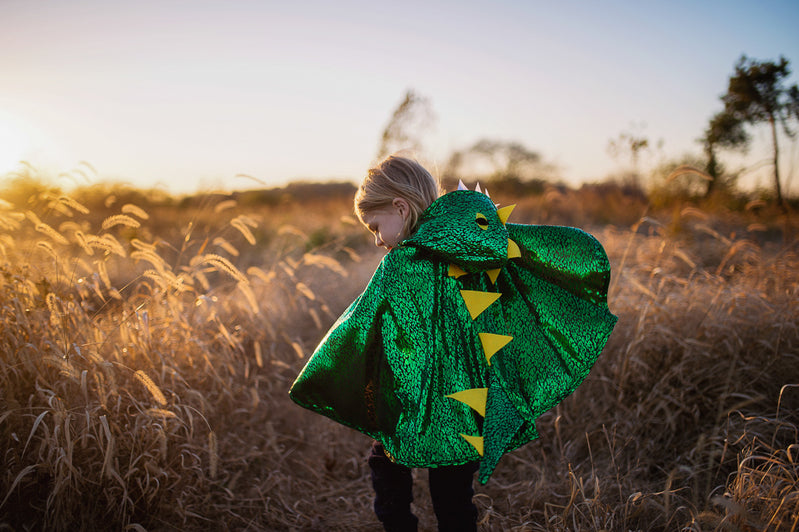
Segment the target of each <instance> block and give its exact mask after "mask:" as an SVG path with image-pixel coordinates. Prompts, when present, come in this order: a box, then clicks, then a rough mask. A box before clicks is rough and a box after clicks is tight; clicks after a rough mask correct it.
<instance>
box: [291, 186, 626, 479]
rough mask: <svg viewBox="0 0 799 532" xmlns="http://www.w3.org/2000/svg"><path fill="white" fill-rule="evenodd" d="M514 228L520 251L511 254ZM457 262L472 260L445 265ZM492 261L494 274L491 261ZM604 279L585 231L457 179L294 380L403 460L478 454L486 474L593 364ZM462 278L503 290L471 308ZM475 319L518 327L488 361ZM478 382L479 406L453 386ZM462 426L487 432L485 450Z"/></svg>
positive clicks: (482, 326)
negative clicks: (537, 217) (528, 216)
mask: <svg viewBox="0 0 799 532" xmlns="http://www.w3.org/2000/svg"><path fill="white" fill-rule="evenodd" d="M486 222H487V223H486ZM508 238H510V239H511V240H513V241H514V242H516V243H517V244H518V246H519V249H520V251H521V257H518V258H512V259H508V258H507V255H508ZM450 264H456V265H458V266H459V267H461V268H462V269H463V270H465V271H466V272H468V273H467V274H465V275H462V276H460V277H458V278H455V277H451V276H450V275H449V274H448V270H449V266H450ZM494 268H501V270H500V273H499V276H498V278H497V279H496V282H495V283H492V282H491V280H490V279H489V277H488V275H487V274H486V273H485V271H486V270H489V269H494ZM609 281H610V264H609V262H608V259H607V256H606V254H605V252H604V250H603V249H602V246H601V245H600V244H599V242H597V241H596V239H594V238H593V237H592V236H591V235H589V234H587V233H585V232H583V231H581V230H579V229H575V228H571V227H556V226H538V225H517V224H510V223H509V224H503V223H502V221H501V220H500V219H499V217H498V215H497V209H496V206H495V205H494V203H493V202H492V201H491V199H490V198H488V197H487V196H485V195H484V194H481V193H479V192H472V191H456V192H451V193H449V194H446V195H444V196H442V197H440V198H439V199H438V200H436V201H435V202H434V203H433V204H432V205H431V206H430V207H429V208H428V209H427V210H426V211H425V213H424V214H423V216H422V217H421V219H420V224H419V228H418V230H417V232H416V233H415V234H414V235H412V236H411V237H410V238H408V239H406V240H405V241H403V242H402V243H401V244H400V245H399V246H397V247H396V248H394V249H393V250H392V251H390V252H389V253H388V254H387V255H386V256H385V257H384V258H383V260H382V261H381V263H380V265H379V266H378V268H377V270H376V271H375V273H374V275H373V276H372V279H371V281H370V282H369V285H368V286H367V287H366V290H364V292H363V293H362V294H361V295H360V296H359V297H358V298H357V299H356V300H355V301H354V302H353V303H352V304H351V305H350V306H349V308H347V310H346V311H345V312H344V314H343V315H342V316H341V317H340V318H339V319H338V320H337V321H336V323H334V324H333V326H332V327H331V329H330V330H329V331H328V333H327V335H326V336H325V337H324V338H323V339H322V341H321V342H320V344H319V346H318V347H317V348H316V350H315V352H314V354H313V355H312V356H311V358H310V359H309V360H308V363H307V364H306V366H305V368H304V369H303V370H302V372H301V373H300V375H299V376H298V377H297V379H296V381H295V382H294V384H293V385H292V387H291V390H290V392H289V393H290V395H291V398H292V399H293V400H294V401H295V402H296V403H298V404H299V405H301V406H303V407H305V408H308V409H310V410H313V411H314V412H318V413H320V414H322V415H325V416H327V417H329V418H331V419H333V420H334V421H337V422H339V423H342V424H344V425H346V426H349V427H352V428H354V429H356V430H359V431H360V432H363V433H364V434H367V435H369V436H371V437H372V438H374V439H376V440H379V441H380V442H382V443H383V445H384V447H385V449H386V454H388V456H389V457H390V458H391V459H392V460H394V461H396V462H398V463H400V464H404V465H406V466H408V467H437V466H443V465H455V464H463V463H466V462H471V461H476V460H479V461H480V475H479V477H480V482H482V483H485V482H486V481H488V478H489V477H490V475H491V473H492V472H493V470H494V468H495V466H496V464H497V462H498V460H499V458H500V457H501V456H502V454H504V453H506V452H508V451H511V450H513V449H515V448H517V447H519V446H520V445H523V444H525V443H527V442H529V441H530V440H533V439H535V438H537V437H538V432H537V431H536V427H535V420H536V418H538V417H539V416H540V415H541V414H543V413H544V412H546V411H547V410H549V409H550V408H552V407H553V406H555V405H557V404H558V403H559V402H560V401H561V400H563V399H564V398H565V397H566V396H568V395H569V394H571V393H572V392H573V391H574V390H575V388H577V386H578V385H579V384H580V383H581V382H582V381H583V380H584V379H585V377H586V376H587V375H588V372H589V371H590V369H591V367H592V366H593V364H594V362H595V361H596V359H597V357H598V356H599V354H600V352H601V351H602V348H603V347H604V346H605V343H606V342H607V339H608V337H609V336H610V333H611V331H612V330H613V326H614V324H615V323H616V316H614V315H613V314H611V313H610V311H609V310H608V306H607V289H608V283H609ZM461 290H475V291H482V292H498V293H500V294H502V295H501V296H500V298H499V299H498V300H497V301H496V302H494V303H493V304H492V305H490V306H489V307H488V308H487V309H486V310H485V311H483V312H482V313H481V314H480V315H478V316H477V317H476V318H475V319H472V317H471V316H470V314H469V312H468V310H467V307H466V304H465V303H464V299H463V297H462V296H461V293H460V291H461ZM481 332H485V333H494V334H501V335H508V336H512V337H513V340H512V341H510V343H508V344H507V345H505V346H504V347H503V348H502V349H500V350H499V351H498V352H497V353H496V354H495V355H493V357H492V358H491V360H490V364H489V362H488V361H487V359H486V356H485V354H484V351H483V347H482V343H481V341H480V338H479V336H478V333H481ZM472 388H488V392H487V401H486V411H485V418H483V416H481V415H480V414H479V413H477V412H476V411H475V410H473V409H472V408H470V407H469V406H467V405H466V404H464V403H462V402H460V401H457V400H455V399H453V398H450V397H447V395H449V394H453V393H455V392H460V391H462V390H467V389H472ZM461 434H467V435H471V436H482V437H483V440H484V452H483V455H482V456H481V455H480V454H479V453H478V451H477V450H476V448H475V447H473V446H472V445H471V444H470V443H469V442H468V441H467V440H466V439H464V438H463V437H462V436H461Z"/></svg>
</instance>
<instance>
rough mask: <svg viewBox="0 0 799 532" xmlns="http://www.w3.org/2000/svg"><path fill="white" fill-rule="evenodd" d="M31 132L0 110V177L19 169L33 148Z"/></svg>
mask: <svg viewBox="0 0 799 532" xmlns="http://www.w3.org/2000/svg"><path fill="white" fill-rule="evenodd" d="M31 133H32V130H31V128H30V127H28V126H27V125H26V124H25V123H23V122H22V121H20V120H18V119H17V118H15V117H14V116H13V115H11V114H10V113H6V112H4V111H2V110H0V176H3V175H6V174H7V173H9V172H12V171H13V170H16V169H17V168H18V167H19V163H20V161H22V160H24V159H25V158H26V157H27V155H28V153H29V152H30V150H31V148H32V147H33V139H32V137H33V135H32V134H31Z"/></svg>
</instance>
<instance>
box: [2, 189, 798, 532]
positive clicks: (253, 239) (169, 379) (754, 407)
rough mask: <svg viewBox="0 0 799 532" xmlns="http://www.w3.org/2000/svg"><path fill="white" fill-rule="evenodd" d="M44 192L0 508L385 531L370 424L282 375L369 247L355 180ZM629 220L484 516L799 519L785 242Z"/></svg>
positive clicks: (775, 525)
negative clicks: (568, 375)
mask: <svg viewBox="0 0 799 532" xmlns="http://www.w3.org/2000/svg"><path fill="white" fill-rule="evenodd" d="M590 193H591V194H597V191H596V190H591V191H590ZM552 194H556V192H553V193H552ZM552 194H551V195H552ZM492 195H493V194H492ZM34 200H35V201H30V202H29V204H28V205H26V206H24V207H23V208H15V207H14V206H11V205H6V206H5V207H3V208H1V209H0V313H2V316H1V317H0V457H2V458H0V460H1V461H2V464H3V465H4V467H2V468H0V486H1V487H2V489H0V526H2V527H5V528H10V529H18V530H25V529H31V528H35V529H48V530H103V529H107V530H120V529H135V530H142V529H147V530H172V529H180V530H199V529H202V530H206V529H221V530H226V529H230V530H373V529H375V528H376V524H377V522H376V520H375V519H374V517H373V516H372V511H371V493H370V487H369V481H368V472H367V470H366V467H365V464H364V460H363V458H364V456H365V454H366V452H367V450H368V447H369V441H368V439H367V438H365V437H364V436H361V435H359V434H357V433H355V432H353V431H351V430H349V429H346V428H344V427H341V426H338V425H336V424H334V423H332V422H330V421H328V420H327V419H324V418H321V417H320V416H316V415H314V414H312V413H310V412H306V411H304V410H302V409H299V408H297V407H296V406H295V405H293V404H292V403H291V402H290V401H289V400H288V397H287V394H286V392H287V389H288V386H289V385H290V383H291V381H292V380H293V378H294V377H295V376H296V374H297V372H298V371H299V369H300V368H301V367H302V365H303V364H304V362H305V360H304V357H305V356H306V355H307V354H308V353H309V352H310V351H311V350H312V349H313V347H314V345H315V344H316V342H318V341H319V339H320V338H321V336H322V334H323V333H324V332H325V330H326V329H327V327H329V325H330V324H331V323H332V321H333V320H334V319H335V317H337V315H338V314H339V313H340V312H341V310H342V309H343V308H344V306H345V305H346V304H347V303H349V301H350V300H351V299H352V298H353V297H354V296H355V295H356V294H357V293H358V292H359V291H360V290H361V289H362V288H363V286H364V285H365V284H366V282H367V280H368V278H369V275H370V274H371V272H372V271H373V269H374V267H375V265H376V262H377V261H378V260H379V258H380V257H379V254H378V253H377V252H376V251H374V250H371V249H370V248H369V245H370V244H369V239H368V236H367V235H366V234H365V233H364V232H363V230H362V229H360V228H359V227H357V225H356V224H355V222H354V220H353V218H352V217H351V216H350V215H349V214H348V212H349V204H348V201H344V200H338V199H335V200H328V201H322V200H317V202H316V203H315V204H314V207H313V209H311V210H309V209H308V206H307V205H301V204H300V205H297V204H296V203H294V202H284V203H280V204H276V205H273V206H270V207H268V208H266V207H258V206H257V205H256V204H247V205H243V204H241V203H239V202H238V201H237V200H236V199H235V198H234V197H232V196H224V195H209V196H207V197H206V198H205V199H203V200H201V201H195V202H191V203H188V204H186V205H184V206H182V207H180V206H178V205H176V204H162V205H150V206H148V205H138V204H136V203H132V202H128V201H125V200H122V201H108V202H103V203H100V204H97V203H96V202H95V203H92V202H90V201H88V200H85V199H84V198H81V197H75V198H71V197H67V196H64V195H62V194H58V195H49V196H48V194H47V192H46V191H45V192H43V193H42V194H41V196H40V197H37V198H35V199H34ZM500 200H501V198H500ZM550 200H552V201H551V202H550V205H551V207H550V208H549V210H547V211H542V210H540V208H539V206H538V205H533V204H530V205H527V208H526V209H525V203H524V202H522V205H521V208H520V209H519V212H520V214H519V215H520V216H522V217H523V218H524V219H521V218H518V217H516V218H515V220H514V221H518V222H534V221H539V220H540V219H541V218H546V221H547V222H551V223H552V222H555V223H557V222H558V215H559V211H558V207H557V206H558V203H557V201H556V200H557V198H550ZM586 201H587V202H588V203H586V205H587V204H589V203H591V202H592V201H598V200H597V199H596V198H595V199H594V200H590V201H589V200H586ZM612 201H613V202H614V204H615V202H617V201H622V200H618V199H613V200H612ZM586 216H587V214H586ZM624 216H627V217H630V216H631V215H630V213H629V212H627V213H625V214H624ZM617 218H619V219H621V218H622V216H621V215H619V216H618V217H617ZM631 219H632V220H633V221H634V222H635V223H634V224H633V225H632V226H631V227H629V228H613V227H610V226H608V227H605V228H599V229H596V230H594V232H595V234H596V235H597V236H598V237H599V239H600V241H602V242H603V244H604V245H605V247H606V249H607V251H608V253H609V256H610V258H611V262H612V265H613V275H614V278H613V282H612V285H611V294H610V304H611V308H612V310H613V311H614V312H615V313H616V314H618V315H619V316H620V321H619V324H618V326H617V328H616V330H615V331H614V334H613V335H612V337H611V340H610V342H609V344H608V346H607V348H606V350H605V353H604V354H603V355H602V357H601V358H600V360H599V362H598V363H597V366H596V367H595V370H594V371H593V372H592V374H591V376H590V377H589V379H588V380H587V381H586V382H585V383H584V384H583V386H581V387H580V388H579V389H578V391H577V392H576V393H575V394H574V395H573V396H571V397H569V398H568V399H567V400H566V401H564V402H563V403H562V404H561V405H560V406H558V407H557V408H556V409H554V410H553V411H551V412H548V413H547V414H545V415H544V416H543V417H542V418H541V419H540V422H539V431H540V433H541V435H542V436H541V438H540V439H539V440H537V441H535V442H533V443H531V444H528V445H526V446H525V447H523V448H522V449H519V450H517V451H515V452H513V453H510V454H508V455H506V456H505V457H504V458H503V459H502V461H501V462H500V464H499V467H498V469H497V471H496V473H495V474H494V476H493V477H492V479H491V481H490V482H489V484H488V485H486V486H481V487H479V488H478V489H477V496H476V501H477V504H478V506H479V508H480V520H481V528H482V529H483V530H519V531H521V530H531V531H532V530H548V531H561V530H603V529H604V530H618V531H622V530H625V531H626V530H680V529H683V530H697V531H698V530H761V529H767V530H799V464H797V457H798V456H799V455H798V454H797V453H799V443H797V430H799V415H798V414H797V412H799V386H797V385H799V330H798V328H799V325H798V324H799V304H798V303H797V301H799V293H797V292H798V291H799V289H798V288H797V286H799V282H797V281H799V249H798V248H797V245H796V243H795V242H793V243H792V242H788V243H785V242H783V243H781V244H779V245H778V244H776V243H768V244H764V243H763V242H762V241H760V240H758V239H756V238H755V236H757V235H762V232H757V231H750V232H748V233H747V232H745V231H741V230H740V229H736V234H735V235H733V234H731V231H730V230H728V229H727V228H726V227H725V225H724V224H723V223H722V222H719V221H718V220H716V219H714V218H713V217H711V216H709V215H707V214H701V213H700V214H697V213H696V212H692V211H690V210H684V211H683V212H682V214H679V213H678V214H677V216H676V217H675V218H674V219H671V220H666V219H665V218H664V219H662V221H661V222H657V221H656V219H655V218H652V217H650V218H640V213H639V214H638V215H637V217H633V218H631ZM597 227H599V226H597ZM675 228H678V230H677V229H675ZM415 475H417V476H424V472H422V471H417V472H415ZM415 489H416V490H417V493H416V502H415V508H416V512H417V513H418V514H419V515H420V519H421V525H422V528H423V529H434V527H435V520H434V517H433V515H432V509H431V508H430V506H429V498H428V497H427V494H426V491H425V490H426V487H425V483H424V482H417V483H416V487H415Z"/></svg>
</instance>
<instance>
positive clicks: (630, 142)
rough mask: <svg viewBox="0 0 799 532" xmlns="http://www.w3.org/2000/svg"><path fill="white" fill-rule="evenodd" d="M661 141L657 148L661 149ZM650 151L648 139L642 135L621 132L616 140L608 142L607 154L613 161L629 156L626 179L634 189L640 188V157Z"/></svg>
mask: <svg viewBox="0 0 799 532" xmlns="http://www.w3.org/2000/svg"><path fill="white" fill-rule="evenodd" d="M662 142H663V141H660V142H658V148H660V147H661V145H662ZM649 149H650V146H649V139H648V138H646V137H645V136H643V135H640V134H637V133H634V132H626V131H625V132H622V133H620V134H619V137H618V138H616V139H610V141H608V147H607V150H608V153H609V154H610V156H611V157H613V158H614V159H618V158H621V157H623V156H625V155H629V156H630V163H631V167H632V170H631V171H630V172H629V173H628V174H627V176H626V179H627V180H629V182H630V183H629V184H631V185H634V186H636V187H640V186H641V177H640V176H641V172H640V162H641V155H642V154H643V153H644V152H645V151H647V150H649Z"/></svg>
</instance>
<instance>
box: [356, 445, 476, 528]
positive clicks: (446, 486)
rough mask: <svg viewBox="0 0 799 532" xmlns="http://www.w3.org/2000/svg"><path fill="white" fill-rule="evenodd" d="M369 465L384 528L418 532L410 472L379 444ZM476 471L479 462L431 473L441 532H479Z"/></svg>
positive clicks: (376, 506) (377, 512)
mask: <svg viewBox="0 0 799 532" xmlns="http://www.w3.org/2000/svg"><path fill="white" fill-rule="evenodd" d="M368 462H369V468H370V469H371V475H372V486H373V487H374V489H375V513H376V514H377V518H378V519H380V522H381V523H383V528H385V529H386V530H387V531H402V532H404V531H407V530H413V531H415V530H416V524H417V522H418V519H417V518H416V516H415V515H413V514H412V513H411V501H412V500H413V477H412V476H411V470H410V468H408V467H405V466H403V465H400V464H396V463H394V462H392V461H391V460H390V459H389V458H388V457H387V456H386V453H385V452H384V449H383V444H381V443H380V442H375V443H374V445H372V452H371V454H370V455H369V459H368ZM475 471H477V463H476V462H471V463H468V464H463V465H457V466H444V467H433V468H430V469H428V479H429V482H430V498H431V499H432V502H433V511H435V513H436V518H437V519H438V530H439V531H440V532H447V531H458V532H460V531H466V532H468V531H476V530H477V507H476V506H475V505H474V503H473V502H472V496H473V495H474V490H473V489H472V477H473V476H474V472H475Z"/></svg>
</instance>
